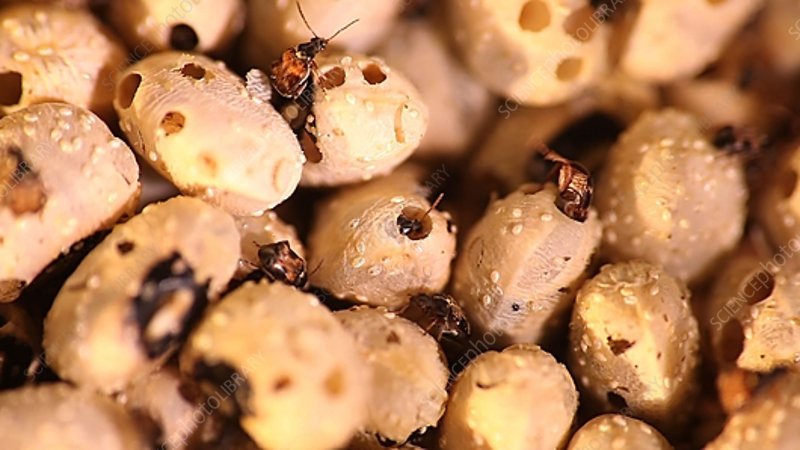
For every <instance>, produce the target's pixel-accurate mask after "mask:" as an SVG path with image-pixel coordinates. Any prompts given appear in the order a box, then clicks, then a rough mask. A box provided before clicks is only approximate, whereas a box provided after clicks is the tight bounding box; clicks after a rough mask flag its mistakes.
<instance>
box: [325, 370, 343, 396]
mask: <svg viewBox="0 0 800 450" xmlns="http://www.w3.org/2000/svg"><path fill="white" fill-rule="evenodd" d="M325 392H327V393H328V394H330V396H331V397H338V396H340V395H342V393H343V392H344V374H342V369H339V368H336V369H333V371H332V372H331V373H329V374H328V376H327V377H326V378H325Z"/></svg>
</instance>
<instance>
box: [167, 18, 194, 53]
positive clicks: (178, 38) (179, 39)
mask: <svg viewBox="0 0 800 450" xmlns="http://www.w3.org/2000/svg"><path fill="white" fill-rule="evenodd" d="M199 43H200V38H199V37H197V33H196V32H195V31H194V28H192V27H190V26H189V25H186V24H183V23H181V24H178V25H175V26H173V27H172V30H171V31H170V33H169V45H170V47H172V48H174V49H175V50H183V51H189V50H194V49H195V48H196V47H197V45H198V44H199Z"/></svg>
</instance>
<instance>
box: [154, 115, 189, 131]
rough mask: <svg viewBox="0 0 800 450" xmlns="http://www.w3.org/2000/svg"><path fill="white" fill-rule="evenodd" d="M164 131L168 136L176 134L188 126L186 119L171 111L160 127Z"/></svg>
mask: <svg viewBox="0 0 800 450" xmlns="http://www.w3.org/2000/svg"><path fill="white" fill-rule="evenodd" d="M159 126H160V127H161V129H163V130H164V133H166V135H167V136H169V135H171V134H175V133H177V132H179V131H181V130H183V127H185V126H186V117H185V116H184V115H183V114H181V113H179V112H176V111H170V112H168V113H166V114H165V115H164V118H162V119H161V124H160V125H159Z"/></svg>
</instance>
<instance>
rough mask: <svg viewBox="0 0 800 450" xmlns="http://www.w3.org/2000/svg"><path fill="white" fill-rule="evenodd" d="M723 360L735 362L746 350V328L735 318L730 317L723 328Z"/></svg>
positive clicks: (721, 355)
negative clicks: (743, 328)
mask: <svg viewBox="0 0 800 450" xmlns="http://www.w3.org/2000/svg"><path fill="white" fill-rule="evenodd" d="M720 347H722V348H721V353H720V357H721V358H722V362H725V363H735V362H736V360H737V359H739V355H741V354H742V350H744V330H742V325H741V324H740V323H739V322H738V321H737V320H735V319H730V320H729V321H728V322H727V323H726V324H725V326H724V327H723V328H722V336H721V337H720Z"/></svg>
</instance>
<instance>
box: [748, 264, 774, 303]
mask: <svg viewBox="0 0 800 450" xmlns="http://www.w3.org/2000/svg"><path fill="white" fill-rule="evenodd" d="M747 284H749V285H750V286H751V288H752V289H753V293H752V294H751V295H750V296H749V297H747V304H748V305H751V306H752V305H755V304H757V303H761V302H762V301H764V300H766V299H767V298H768V297H769V296H770V295H772V291H773V290H775V277H774V276H772V274H771V273H769V272H767V271H760V272H758V273H756V274H755V275H753V276H752V277H750V280H749V281H748V282H747Z"/></svg>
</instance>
